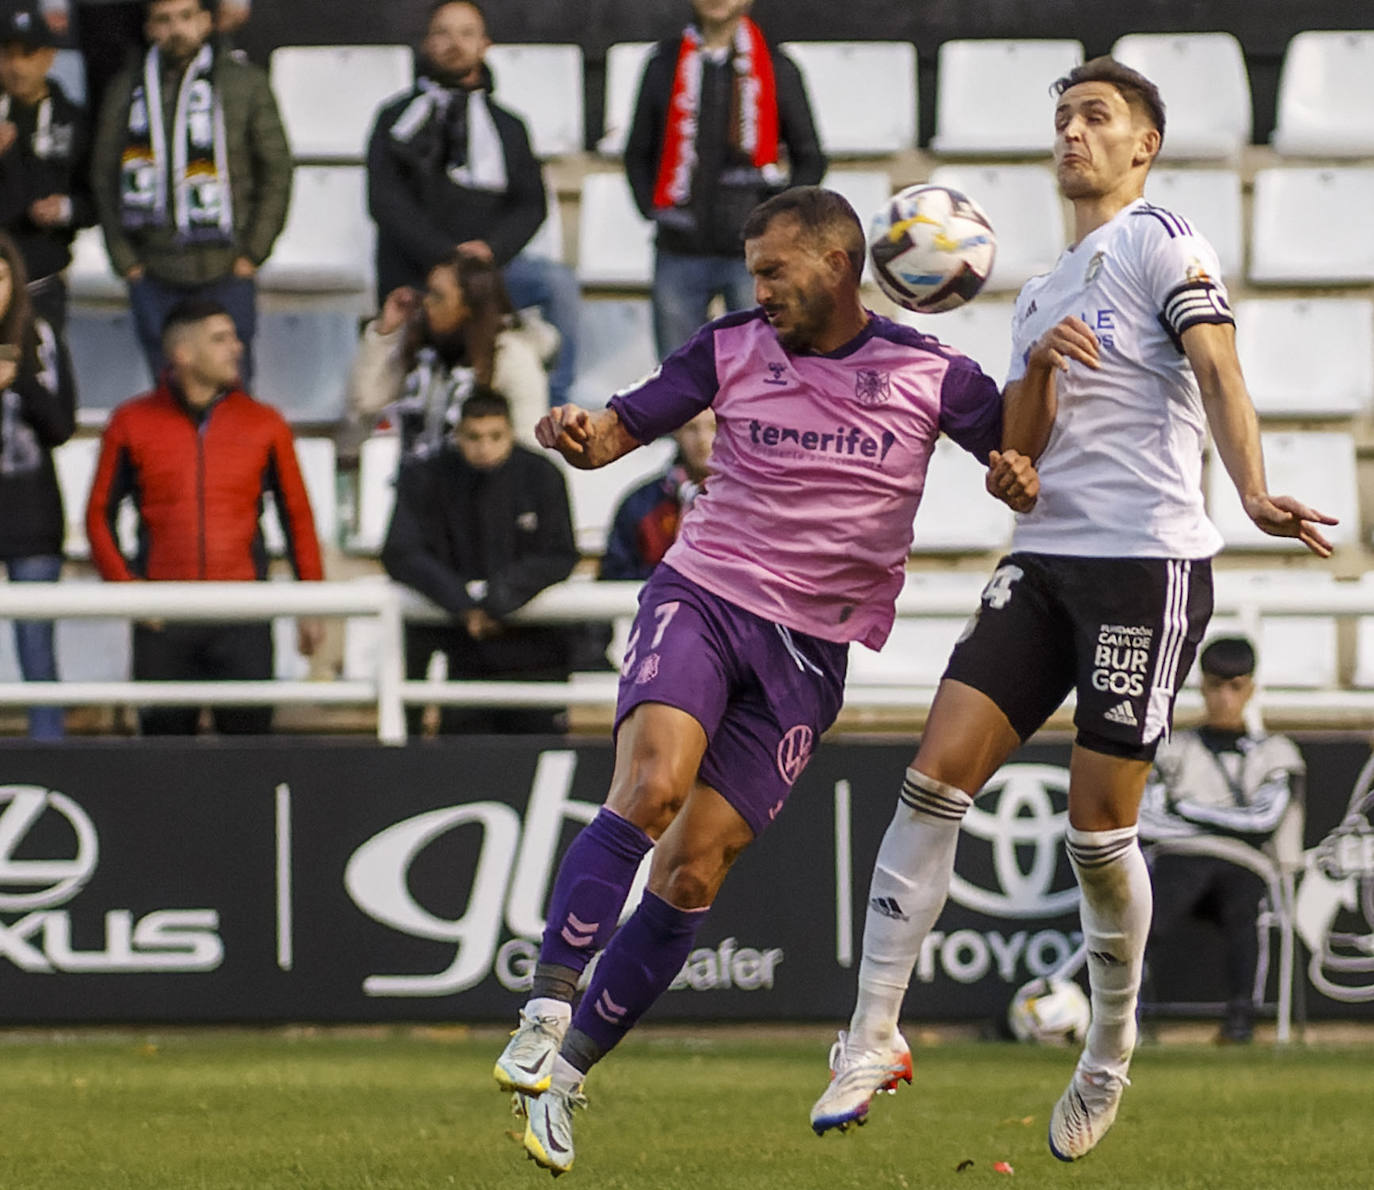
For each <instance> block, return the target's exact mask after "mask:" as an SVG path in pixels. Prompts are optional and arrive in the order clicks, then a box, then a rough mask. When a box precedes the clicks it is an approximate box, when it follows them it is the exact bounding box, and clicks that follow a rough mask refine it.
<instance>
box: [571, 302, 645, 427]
mask: <svg viewBox="0 0 1374 1190" xmlns="http://www.w3.org/2000/svg"><path fill="white" fill-rule="evenodd" d="M582 343H583V352H584V358H585V359H586V363H585V364H584V365H583V366H582V367H581V368H579V369H578V375H577V380H576V381H575V382H574V384H573V389H572V399H573V401H574V402H575V403H576V404H578V405H582V406H585V407H587V408H589V409H600V408H601V407H602V406H603V405H605V404H606V402H607V400H609V399H610V397H611V395H612V394H613V393H615V392H617V391H619V390H620V389H622V388H624V387H625V386H626V385H628V384H632V383H633V382H634V381H636V380H638V379H639V378H640V377H641V376H647V375H648V374H649V373H650V372H651V371H653V369H654V368H655V367H656V366H657V365H658V355H657V353H656V352H655V351H654V332H653V311H652V309H651V308H650V305H649V301H648V299H647V298H628V299H626V298H616V299H610V298H605V299H602V300H600V301H594V302H583V304H582Z"/></svg>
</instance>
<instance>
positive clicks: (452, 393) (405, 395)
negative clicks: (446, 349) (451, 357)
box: [386, 347, 476, 458]
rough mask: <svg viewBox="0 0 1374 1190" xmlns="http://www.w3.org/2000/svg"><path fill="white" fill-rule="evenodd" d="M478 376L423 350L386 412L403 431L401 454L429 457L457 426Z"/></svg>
mask: <svg viewBox="0 0 1374 1190" xmlns="http://www.w3.org/2000/svg"><path fill="white" fill-rule="evenodd" d="M475 380H476V375H475V373H474V372H473V369H471V368H469V367H465V366H464V365H462V364H453V365H448V364H445V363H444V361H443V359H442V358H441V357H440V355H439V353H438V352H437V351H435V350H434V348H433V347H422V348H421V349H420V350H419V352H417V353H416V356H415V365H414V366H413V367H412V368H411V369H410V371H409V372H408V373H407V374H406V378H405V387H404V388H403V389H402V391H401V395H400V396H399V397H398V398H397V399H396V400H395V401H394V402H392V404H391V405H390V406H388V408H387V410H386V412H387V414H389V415H390V418H391V420H392V421H393V422H394V423H395V424H396V426H397V428H398V429H399V430H400V432H401V453H402V454H403V455H404V456H406V457H407V458H426V457H428V456H429V455H432V454H433V453H434V452H435V451H437V450H438V449H439V448H440V447H441V446H442V445H443V444H444V441H445V440H446V439H447V438H448V436H449V434H450V433H452V432H453V428H454V426H456V425H457V424H458V418H459V415H460V413H461V411H462V407H463V402H464V401H466V400H467V398H468V396H469V394H470V393H471V392H472V388H473V384H474V382H475Z"/></svg>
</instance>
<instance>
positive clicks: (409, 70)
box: [268, 45, 415, 161]
mask: <svg viewBox="0 0 1374 1190" xmlns="http://www.w3.org/2000/svg"><path fill="white" fill-rule="evenodd" d="M268 73H269V74H270V76H271V81H272V91H273V93H274V94H275V95H276V97H277V104H278V106H279V107H280V109H281V115H282V121H283V123H284V124H285V126H286V137H287V140H289V141H290V142H291V151H292V153H293V154H294V155H295V157H296V160H297V161H361V160H362V158H363V154H364V152H365V149H366V146H367V136H368V133H369V131H370V130H371V128H372V119H373V116H374V115H376V112H377V108H378V107H380V106H381V104H382V102H383V101H384V100H386V99H389V98H390V97H392V96H393V95H396V94H397V93H398V92H401V91H406V90H408V89H409V88H410V87H411V86H412V85H413V84H414V81H415V65H414V56H413V54H412V52H411V50H410V48H409V47H408V46H402V45H388V46H379V45H367V46H363V45H356V46H350V45H311V46H283V47H281V48H279V49H276V50H273V51H272V56H271V59H270V60H269V63H268Z"/></svg>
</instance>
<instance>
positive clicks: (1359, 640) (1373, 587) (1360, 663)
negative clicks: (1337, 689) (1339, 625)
mask: <svg viewBox="0 0 1374 1190" xmlns="http://www.w3.org/2000/svg"><path fill="white" fill-rule="evenodd" d="M1360 585H1361V586H1362V587H1363V588H1364V589H1365V590H1367V591H1369V592H1370V593H1371V594H1372V595H1374V571H1367V572H1366V573H1364V574H1362V575H1361V576H1360ZM1355 625H1356V627H1355V671H1354V673H1353V674H1352V675H1351V678H1350V681H1351V684H1352V685H1353V686H1356V687H1358V688H1359V689H1361V690H1370V689H1374V616H1360V617H1359V618H1358V619H1357V620H1356V621H1355Z"/></svg>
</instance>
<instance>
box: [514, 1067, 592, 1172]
mask: <svg viewBox="0 0 1374 1190" xmlns="http://www.w3.org/2000/svg"><path fill="white" fill-rule="evenodd" d="M586 1106H587V1097H586V1096H585V1095H584V1094H582V1084H581V1083H578V1084H577V1086H575V1087H572V1088H571V1089H569V1090H566V1091H565V1090H563V1089H562V1088H561V1087H550V1088H549V1089H548V1090H547V1091H545V1092H544V1094H542V1095H540V1096H539V1098H538V1099H527V1100H526V1101H525V1107H526V1110H527V1111H528V1112H529V1114H528V1115H527V1116H526V1118H525V1152H526V1153H527V1154H528V1155H529V1157H530V1158H531V1159H532V1160H533V1161H534V1162H535V1163H536V1164H537V1165H540V1166H542V1167H543V1168H544V1169H547V1170H548V1171H549V1172H550V1173H551V1174H553V1176H554V1177H559V1176H560V1175H561V1174H565V1173H567V1172H568V1170H570V1169H571V1168H572V1167H573V1136H572V1114H573V1112H574V1110H576V1109H577V1108H579V1107H586Z"/></svg>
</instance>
